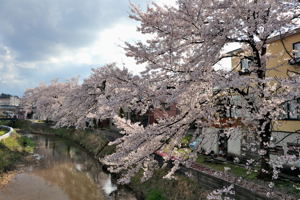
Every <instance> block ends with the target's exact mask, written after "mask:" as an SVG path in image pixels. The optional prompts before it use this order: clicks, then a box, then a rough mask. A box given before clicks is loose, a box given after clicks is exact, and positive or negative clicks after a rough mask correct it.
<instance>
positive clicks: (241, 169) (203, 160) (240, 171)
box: [196, 155, 258, 180]
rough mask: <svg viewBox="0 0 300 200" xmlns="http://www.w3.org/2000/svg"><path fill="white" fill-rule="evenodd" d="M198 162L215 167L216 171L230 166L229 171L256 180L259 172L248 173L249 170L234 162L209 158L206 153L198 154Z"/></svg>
mask: <svg viewBox="0 0 300 200" xmlns="http://www.w3.org/2000/svg"><path fill="white" fill-rule="evenodd" d="M196 162H197V163H199V164H201V165H203V166H206V167H208V168H211V169H214V170H216V171H224V168H225V167H227V168H230V170H229V173H231V174H233V175H235V176H238V177H245V178H246V179H248V180H255V179H256V176H257V174H258V173H257V172H253V171H251V172H250V173H249V174H247V171H248V170H247V169H246V168H244V167H242V166H239V165H235V164H232V163H227V162H217V161H213V160H209V159H208V157H207V156H205V155H200V156H198V158H197V160H196Z"/></svg>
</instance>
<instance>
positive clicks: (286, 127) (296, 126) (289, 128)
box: [272, 120, 300, 132]
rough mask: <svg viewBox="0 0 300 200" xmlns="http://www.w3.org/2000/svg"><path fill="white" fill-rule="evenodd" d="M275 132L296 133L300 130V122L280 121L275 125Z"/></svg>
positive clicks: (273, 127) (273, 128)
mask: <svg viewBox="0 0 300 200" xmlns="http://www.w3.org/2000/svg"><path fill="white" fill-rule="evenodd" d="M272 130H273V131H279V132H280V131H282V132H296V131H299V130H300V121H299V120H280V121H278V122H277V123H273V126H272Z"/></svg>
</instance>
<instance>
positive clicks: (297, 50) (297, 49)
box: [293, 42, 300, 61]
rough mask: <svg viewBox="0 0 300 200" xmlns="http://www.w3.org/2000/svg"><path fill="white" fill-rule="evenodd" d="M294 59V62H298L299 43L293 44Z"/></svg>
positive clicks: (299, 54)
mask: <svg viewBox="0 0 300 200" xmlns="http://www.w3.org/2000/svg"><path fill="white" fill-rule="evenodd" d="M293 51H294V57H295V60H296V61H300V42H297V43H294V44H293Z"/></svg>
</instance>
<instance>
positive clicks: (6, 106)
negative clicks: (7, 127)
mask: <svg viewBox="0 0 300 200" xmlns="http://www.w3.org/2000/svg"><path fill="white" fill-rule="evenodd" d="M19 106H20V98H19V97H17V96H12V95H9V94H3V93H2V94H0V117H1V118H13V117H18V116H19V112H20V107H19Z"/></svg>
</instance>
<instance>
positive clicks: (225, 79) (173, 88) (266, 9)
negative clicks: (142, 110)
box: [103, 0, 300, 182]
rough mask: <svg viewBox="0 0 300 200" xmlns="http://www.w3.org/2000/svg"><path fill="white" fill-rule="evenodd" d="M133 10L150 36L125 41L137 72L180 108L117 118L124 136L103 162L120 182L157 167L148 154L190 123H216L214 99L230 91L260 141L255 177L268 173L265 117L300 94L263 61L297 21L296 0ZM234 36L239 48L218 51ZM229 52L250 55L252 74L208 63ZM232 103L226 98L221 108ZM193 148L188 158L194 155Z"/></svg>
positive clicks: (174, 142) (177, 137)
mask: <svg viewBox="0 0 300 200" xmlns="http://www.w3.org/2000/svg"><path fill="white" fill-rule="evenodd" d="M132 12H133V14H132V15H131V18H133V19H135V20H136V21H138V22H140V26H139V27H138V31H140V32H141V33H142V34H148V35H150V36H152V38H151V39H148V40H147V41H146V42H137V43H135V44H130V43H126V47H125V49H126V51H127V56H130V57H133V58H135V59H136V62H137V63H138V64H146V67H147V69H146V70H145V71H144V72H143V75H147V76H148V78H151V80H156V82H157V83H158V85H160V86H159V87H157V90H156V94H157V95H155V96H161V97H164V98H162V100H163V101H164V102H167V103H169V104H171V103H176V106H177V108H178V110H179V111H180V114H178V115H177V116H175V117H169V118H165V119H161V120H160V121H158V123H156V124H153V125H150V126H148V127H142V126H141V125H139V124H132V123H131V122H130V121H128V120H124V119H120V118H118V117H116V118H115V120H116V124H117V125H118V127H120V128H122V129H123V130H124V132H123V133H124V137H122V138H120V139H118V140H117V141H115V142H114V143H113V144H117V152H116V153H115V154H112V155H110V156H108V157H106V158H105V159H104V160H103V162H104V163H106V164H108V165H110V166H111V168H110V169H111V170H112V171H114V172H121V171H123V170H125V171H126V172H127V176H125V177H124V179H122V181H124V182H127V181H129V179H130V176H132V174H133V172H136V171H139V170H140V169H141V168H143V169H144V172H145V176H146V177H147V176H148V175H149V174H151V173H150V172H148V171H149V170H151V169H153V168H154V166H155V161H154V160H153V153H154V152H156V151H158V150H161V149H163V148H164V147H165V146H166V145H168V148H170V149H175V147H180V143H181V142H180V141H181V139H182V138H183V137H184V136H185V134H186V132H187V130H188V129H189V127H190V126H191V124H196V126H197V127H198V128H201V127H205V126H211V125H212V124H213V123H219V122H220V121H221V116H220V115H218V112H217V108H216V106H215V105H216V103H217V102H219V101H220V98H221V97H222V96H224V95H225V96H226V95H228V96H230V95H232V96H239V99H240V102H241V103H240V104H241V105H240V108H239V109H240V110H241V112H242V113H245V115H243V116H241V120H242V124H243V126H244V127H246V128H247V129H248V132H249V134H253V135H254V136H255V138H256V141H255V143H258V145H259V151H258V152H259V153H260V156H261V157H260V161H261V163H260V164H261V170H260V175H261V177H268V176H269V174H270V170H271V169H270V166H269V164H270V162H269V160H270V159H269V156H270V155H269V147H270V145H271V141H270V138H271V123H272V120H276V119H278V118H279V117H280V116H281V115H282V114H283V113H284V110H283V109H281V104H282V103H283V102H285V101H287V100H291V99H294V98H296V97H299V89H298V87H297V85H298V84H299V78H298V76H290V77H289V78H286V79H283V80H282V79H277V78H271V77H268V78H267V77H266V70H267V69H270V68H275V67H276V66H267V65H266V63H267V62H266V61H267V59H268V55H267V43H268V40H269V39H270V38H272V37H273V36H275V35H278V34H281V33H283V32H286V31H289V30H291V29H293V28H295V27H296V26H297V25H298V24H297V19H299V14H300V4H299V3H298V1H292V0H290V1H275V0H267V1H255V0H237V1H228V0H223V1H219V0H209V1H207V0H205V1H204V0H179V1H177V6H176V7H168V6H163V7H161V6H159V5H157V4H152V6H149V7H148V9H147V10H146V11H145V12H143V11H141V10H140V9H139V8H138V7H137V6H135V5H132ZM233 42H234V43H238V44H240V45H241V47H242V49H243V50H242V52H243V53H241V54H224V53H223V49H224V47H225V46H226V45H227V44H230V43H233ZM228 57H240V58H247V59H249V60H251V66H250V74H251V75H250V76H240V75H239V74H238V72H236V71H234V70H233V71H230V72H226V71H222V70H215V67H214V66H215V65H216V64H217V63H218V62H219V61H220V60H222V59H224V58H228ZM143 87H145V86H144V85H143ZM291 91H294V92H293V93H292V92H291ZM144 103H147V102H144ZM149 103H153V101H150V102H149ZM230 104H231V103H229V104H226V103H224V107H225V108H226V107H229V106H230ZM149 105H150V104H149ZM231 106H232V105H231ZM238 128H240V127H238ZM198 133H199V132H197V131H196V132H195V134H198ZM226 134H227V135H228V136H229V135H230V134H231V133H230V132H228V133H226ZM171 152H172V150H171ZM195 152H197V150H196V151H195ZM195 152H192V155H191V157H190V158H195ZM186 164H187V163H186ZM149 166H151V167H149ZM175 167H178V164H177V165H175Z"/></svg>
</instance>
